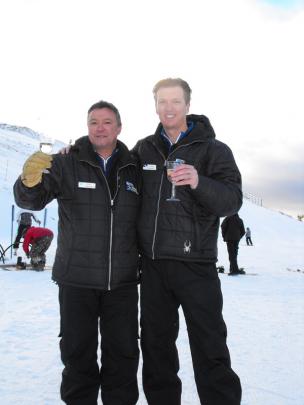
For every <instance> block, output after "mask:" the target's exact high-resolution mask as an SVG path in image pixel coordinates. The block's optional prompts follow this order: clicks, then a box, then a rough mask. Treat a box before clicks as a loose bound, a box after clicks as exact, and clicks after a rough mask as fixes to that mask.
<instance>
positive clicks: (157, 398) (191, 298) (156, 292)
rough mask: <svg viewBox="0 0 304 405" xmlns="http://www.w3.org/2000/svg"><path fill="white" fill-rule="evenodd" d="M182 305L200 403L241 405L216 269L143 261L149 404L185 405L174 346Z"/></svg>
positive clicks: (143, 340) (145, 372) (144, 352)
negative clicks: (182, 400) (229, 349)
mask: <svg viewBox="0 0 304 405" xmlns="http://www.w3.org/2000/svg"><path fill="white" fill-rule="evenodd" d="M180 305H181V307H182V309H183V312H184V316H185V320H186V324H187V329H188V336H189V343H190V349H191V355H192V362H193V368H194V375H195V382H196V387H197V391H198V395H199V398H200V401H201V404H204V405H239V404H240V401H241V385H240V381H239V378H238V376H237V375H236V374H235V372H234V371H233V370H232V369H231V364H230V355H229V351H228V348H227V345H226V336H227V331H226V325H225V323H224V320H223V317H222V305H223V300H222V292H221V287H220V280H219V278H218V274H217V271H216V267H215V265H214V264H201V263H189V262H188V263H187V262H181V261H175V260H151V259H148V258H143V268H142V283H141V328H142V329H141V330H142V332H141V348H142V355H143V387H144V392H145V395H146V398H147V401H148V404H149V405H168V404H170V405H180V404H181V390H182V387H181V381H180V379H179V377H178V375H177V373H178V370H179V360H178V353H177V347H176V339H177V337H178V330H179V320H178V308H179V306H180Z"/></svg>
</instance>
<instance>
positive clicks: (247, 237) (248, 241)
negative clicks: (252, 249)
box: [246, 236, 252, 246]
mask: <svg viewBox="0 0 304 405" xmlns="http://www.w3.org/2000/svg"><path fill="white" fill-rule="evenodd" d="M246 243H247V245H248V246H252V240H251V237H250V236H246Z"/></svg>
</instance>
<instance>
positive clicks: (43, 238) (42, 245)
mask: <svg viewBox="0 0 304 405" xmlns="http://www.w3.org/2000/svg"><path fill="white" fill-rule="evenodd" d="M53 237H54V235H53V232H52V231H51V230H50V229H47V228H35V227H34V226H32V227H30V228H29V229H28V230H27V231H26V234H25V235H24V241H23V246H22V247H23V250H24V252H25V254H26V256H27V257H30V258H31V266H32V267H33V268H35V269H36V270H43V269H44V266H45V262H46V258H45V252H46V251H47V250H48V248H49V247H50V245H51V242H52V240H53ZM29 245H31V249H29Z"/></svg>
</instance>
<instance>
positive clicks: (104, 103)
mask: <svg viewBox="0 0 304 405" xmlns="http://www.w3.org/2000/svg"><path fill="white" fill-rule="evenodd" d="M102 108H108V109H109V110H111V111H113V113H114V114H115V116H116V121H117V125H118V126H119V127H121V118H120V114H119V111H118V109H117V108H116V107H115V105H114V104H112V103H108V102H107V101H103V100H100V101H98V102H97V103H95V104H93V105H92V106H91V107H90V108H89V110H88V115H89V114H90V112H92V111H93V110H98V109H102Z"/></svg>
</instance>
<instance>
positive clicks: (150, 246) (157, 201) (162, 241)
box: [134, 115, 242, 262]
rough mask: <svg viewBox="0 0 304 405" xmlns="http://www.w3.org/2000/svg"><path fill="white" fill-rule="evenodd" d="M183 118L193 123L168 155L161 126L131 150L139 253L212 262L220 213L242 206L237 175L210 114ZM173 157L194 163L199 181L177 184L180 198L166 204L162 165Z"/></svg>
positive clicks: (167, 190) (167, 188)
mask: <svg viewBox="0 0 304 405" xmlns="http://www.w3.org/2000/svg"><path fill="white" fill-rule="evenodd" d="M187 119H188V120H189V121H193V122H194V124H195V126H194V128H193V129H192V130H191V132H190V133H189V134H188V135H187V136H186V137H184V138H183V139H181V140H180V141H179V142H178V143H176V144H175V145H173V147H172V148H171V150H170V153H169V155H168V152H167V150H168V148H167V146H166V144H165V142H164V140H163V138H162V137H161V135H160V134H161V130H162V125H161V124H159V126H158V128H157V130H156V133H155V134H154V135H151V136H148V137H147V138H145V139H142V140H140V141H139V142H138V143H137V144H136V146H135V148H134V152H135V153H136V154H137V156H138V159H139V161H140V166H141V173H142V180H143V189H142V198H143V199H142V208H141V214H140V216H139V224H138V232H139V244H140V251H141V254H144V255H146V256H148V257H149V258H152V259H173V260H174V259H176V260H183V261H195V262H215V261H216V260H217V238H218V230H219V217H221V216H227V215H232V214H234V213H235V212H237V211H238V210H239V209H240V207H241V205H242V191H241V175H240V172H239V170H238V168H237V166H236V163H235V161H234V158H233V155H232V152H231V150H230V149H229V148H228V146H227V145H225V144H224V143H222V142H219V141H217V140H215V133H214V131H213V128H212V127H211V125H210V122H209V120H208V118H207V117H205V116H203V115H201V116H198V115H189V116H188V117H187ZM176 158H179V159H183V160H185V161H186V163H187V164H190V165H193V166H195V168H196V169H197V171H198V174H199V184H198V187H197V188H196V189H195V190H192V189H191V188H190V186H179V187H176V190H177V191H176V192H177V197H178V198H179V199H180V202H170V201H166V199H167V198H168V197H169V196H170V192H171V183H170V182H169V181H168V179H167V177H166V170H165V163H166V160H167V159H168V160H174V159H176Z"/></svg>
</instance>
